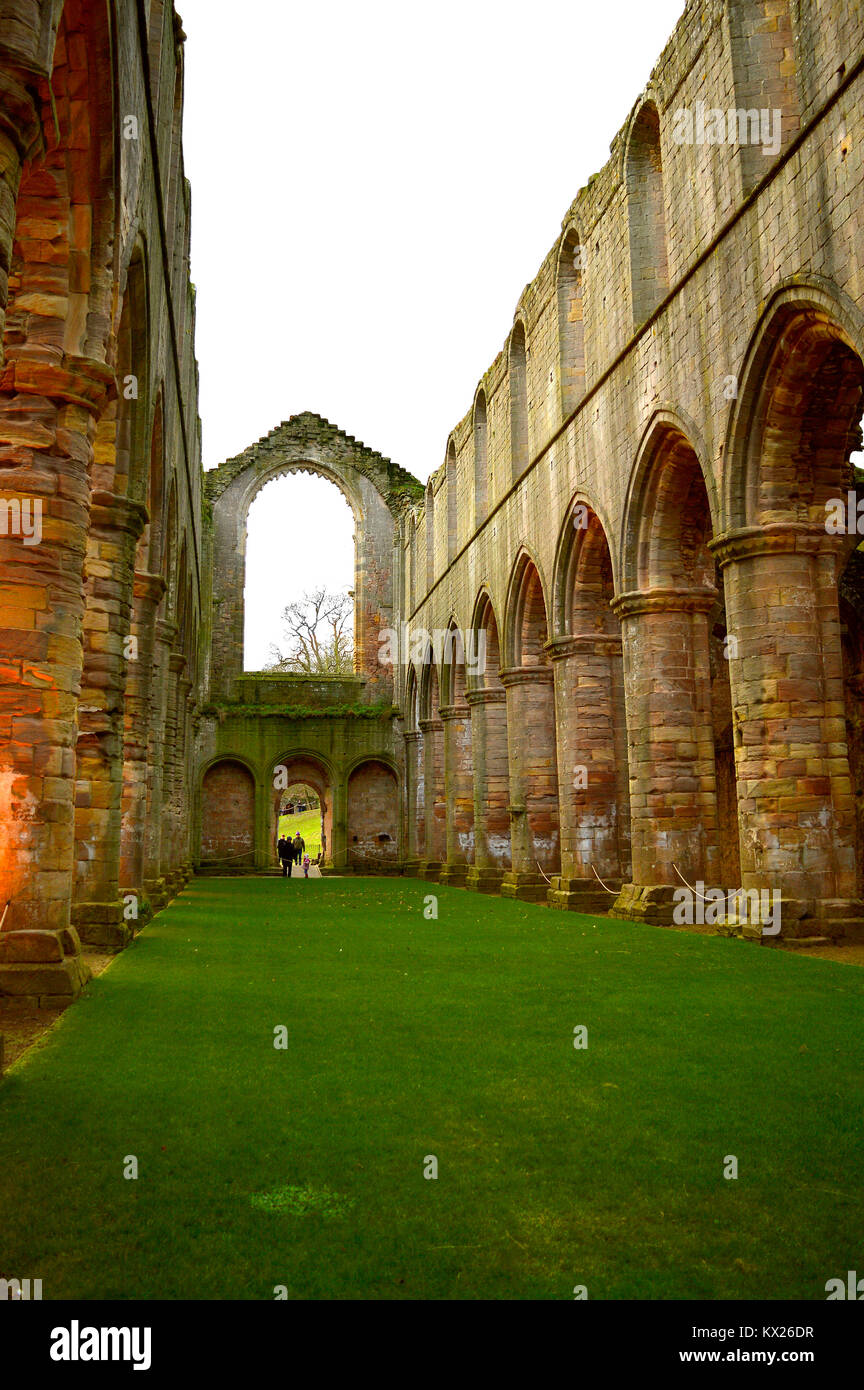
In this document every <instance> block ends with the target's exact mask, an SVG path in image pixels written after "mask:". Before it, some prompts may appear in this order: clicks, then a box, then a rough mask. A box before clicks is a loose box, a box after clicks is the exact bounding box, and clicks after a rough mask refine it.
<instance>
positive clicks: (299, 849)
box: [294, 830, 306, 864]
mask: <svg viewBox="0 0 864 1390" xmlns="http://www.w3.org/2000/svg"><path fill="white" fill-rule="evenodd" d="M305 851H306V841H305V840H304V839H303V836H302V835H301V834H300V831H299V830H298V831H297V834H296V835H295V836H294V858H295V859H296V861H297V863H298V864H301V863H302V862H303V855H304V853H305Z"/></svg>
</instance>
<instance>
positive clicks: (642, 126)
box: [625, 100, 669, 328]
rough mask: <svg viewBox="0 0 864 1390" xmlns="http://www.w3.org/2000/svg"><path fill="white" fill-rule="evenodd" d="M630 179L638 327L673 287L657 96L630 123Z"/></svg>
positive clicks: (632, 278) (632, 268)
mask: <svg viewBox="0 0 864 1390" xmlns="http://www.w3.org/2000/svg"><path fill="white" fill-rule="evenodd" d="M625 183H626V188H627V213H628V222H629V230H630V284H631V302H632V305H633V326H634V328H638V327H639V326H640V324H642V323H644V322H645V320H646V319H647V318H649V317H650V315H651V314H652V313H653V312H654V310H655V309H656V308H657V305H658V304H659V303H660V301H661V299H662V298H663V296H664V295H665V294H666V292H667V290H668V288H669V265H668V256H667V249H666V208H665V191H664V186H663V156H662V151H661V141H660V116H659V113H658V111H657V107H656V105H655V103H654V102H653V101H652V100H647V101H644V102H643V103H642V105H641V106H640V107H639V109H638V110H637V112H636V113H635V116H634V118H633V120H632V121H631V124H630V132H629V136H628V139H627V146H626V155H625Z"/></svg>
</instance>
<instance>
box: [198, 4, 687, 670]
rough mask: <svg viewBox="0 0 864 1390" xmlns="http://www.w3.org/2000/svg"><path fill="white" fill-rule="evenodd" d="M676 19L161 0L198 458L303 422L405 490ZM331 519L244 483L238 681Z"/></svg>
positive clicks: (322, 549) (434, 447) (295, 593)
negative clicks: (384, 463) (369, 457)
mask: <svg viewBox="0 0 864 1390" xmlns="http://www.w3.org/2000/svg"><path fill="white" fill-rule="evenodd" d="M683 8H684V3H683V0H608V3H606V4H597V3H596V0H567V2H566V3H565V0H519V3H513V0H436V4H435V5H434V6H426V5H421V4H419V3H416V0H414V3H412V0H306V3H303V4H300V3H299V2H298V0H243V3H242V4H238V3H237V0H178V9H179V10H180V13H181V15H182V18H183V26H184V29H185V31H186V34H187V36H188V42H187V44H186V112H185V161H186V174H187V177H188V178H189V179H191V182H192V209H193V216H192V279H193V280H194V282H195V284H196V286H197V289H198V335H197V352H198V359H199V362H200V366H201V415H202V420H203V429H204V466H205V467H206V468H212V467H215V466H216V464H218V463H220V462H221V461H222V459H224V458H229V457H231V456H232V455H233V454H237V453H240V452H241V450H243V449H245V448H246V447H247V445H249V444H250V443H252V442H254V441H255V440H257V439H258V438H259V437H260V436H261V435H264V434H267V433H268V432H269V431H270V430H271V429H273V428H274V426H276V425H278V424H279V422H280V421H281V420H286V419H287V418H288V417H289V416H290V415H294V414H297V413H298V412H300V411H303V410H312V411H316V412H317V413H318V414H320V415H324V416H326V417H327V419H329V420H331V421H332V422H333V423H334V424H336V425H339V426H340V427H341V428H342V429H344V430H345V431H346V432H347V433H348V434H353V435H354V436H356V438H357V439H361V440H363V441H364V443H366V444H368V445H369V446H370V447H372V448H374V449H378V450H380V451H381V453H383V454H385V455H388V456H389V457H390V458H392V459H395V460H396V462H397V463H400V464H401V465H402V466H403V467H404V468H408V469H410V471H411V472H412V473H414V474H416V476H417V477H418V478H420V479H422V480H424V481H425V479H426V478H427V477H428V475H429V474H430V473H431V472H432V471H433V469H435V468H437V467H438V466H439V464H440V463H441V462H443V458H444V449H445V445H446V442H447V436H448V434H449V432H450V430H451V429H452V427H453V425H455V424H456V422H457V421H458V420H460V419H461V418H462V416H463V415H464V414H465V412H466V411H467V410H468V409H469V408H470V406H471V403H472V400H473V398H474V391H475V388H476V385H477V382H478V381H479V379H480V377H481V376H482V374H483V372H484V371H485V370H486V368H487V367H488V366H489V364H490V363H491V362H492V360H493V359H494V358H495V356H496V354H497V353H498V351H499V350H500V348H501V347H502V345H503V343H504V340H505V338H506V336H507V334H508V332H509V330H510V326H511V324H512V321H513V312H514V309H515V307H516V302H517V300H518V298H519V295H520V293H521V291H522V288H523V286H524V285H525V284H526V283H527V282H528V281H529V280H531V279H533V277H534V275H535V274H536V272H537V270H538V269H539V266H540V264H541V262H542V260H543V258H544V256H545V255H546V253H547V251H548V250H549V248H550V247H551V246H552V244H553V243H554V241H555V239H556V237H557V235H558V233H559V231H560V228H561V221H562V219H563V217H564V214H565V212H566V211H567V208H568V207H569V206H570V203H571V202H572V201H573V199H574V197H575V196H576V194H577V192H578V190H579V188H580V187H581V186H582V185H583V184H584V183H586V182H587V180H588V178H589V177H590V175H591V174H592V173H594V172H596V171H597V170H598V169H600V168H601V167H602V166H603V165H604V164H605V162H606V159H607V158H608V154H609V144H610V142H611V140H612V138H613V136H614V135H615V133H616V131H617V130H618V129H619V128H620V126H622V125H623V123H624V121H625V120H626V118H627V115H628V114H629V112H630V110H631V108H632V106H633V105H634V103H635V101H636V98H637V96H638V95H639V92H640V91H641V89H642V87H643V86H644V85H645V83H646V81H647V79H648V76H649V74H650V72H651V69H652V67H653V66H654V63H655V62H656V60H657V59H658V58H659V56H660V53H661V52H662V49H663V47H664V45H665V43H666V40H667V39H668V37H669V35H670V34H671V32H672V30H673V28H674V26H675V22H676V20H677V19H678V18H679V16H680V14H681V13H682V11H683ZM261 499H266V501H265V500H261ZM352 533H353V527H352V525H351V517H350V512H348V511H347V508H346V504H345V502H344V500H343V499H342V497H341V495H340V494H339V493H338V491H337V489H336V488H335V487H333V486H332V484H328V483H324V482H322V481H321V480H319V479H315V478H310V477H308V476H307V475H301V476H298V477H295V478H292V479H286V480H284V481H282V482H279V483H276V484H273V485H271V487H269V488H267V489H266V490H265V492H264V493H262V494H261V496H260V498H259V503H258V505H257V506H256V507H255V508H254V510H253V511H252V512H250V527H249V548H248V552H247V553H248V557H249V563H248V571H247V652H246V666H247V668H248V669H257V668H260V666H261V665H263V664H264V662H265V661H266V660H267V657H268V651H269V645H270V643H271V642H272V641H273V640H276V639H278V638H279V637H280V635H281V625H280V623H279V613H280V611H281V609H282V608H283V607H284V606H285V604H286V603H288V602H290V601H291V599H293V598H295V597H299V596H300V594H301V593H302V591H303V590H304V589H309V588H312V587H314V585H315V584H316V583H326V584H327V585H328V587H330V588H347V587H351V585H352V580H353V554H352V551H351V545H350V537H351V535H352Z"/></svg>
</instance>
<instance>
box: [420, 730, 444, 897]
mask: <svg viewBox="0 0 864 1390" xmlns="http://www.w3.org/2000/svg"><path fill="white" fill-rule="evenodd" d="M418 722H419V728H420V732H421V733H422V735H423V760H424V769H423V785H424V788H425V797H424V801H425V826H426V828H425V847H424V855H425V857H424V859H423V862H422V864H421V865H420V872H419V877H420V878H428V879H430V880H432V881H434V880H435V879H437V878H438V876H439V874H440V872H441V865H442V863H443V862H444V856H445V853H446V848H445V825H444V821H445V816H446V803H445V800H444V725H443V723H442V721H441V720H440V719H421V720H419V721H418Z"/></svg>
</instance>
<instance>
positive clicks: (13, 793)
mask: <svg viewBox="0 0 864 1390" xmlns="http://www.w3.org/2000/svg"><path fill="white" fill-rule="evenodd" d="M112 389H113V375H112V373H111V372H110V370H109V369H108V368H106V367H105V366H104V365H103V364H102V363H99V362H91V361H89V360H84V359H82V358H73V357H69V356H66V357H65V358H64V359H63V361H62V363H60V364H58V363H48V362H35V361H28V360H20V359H19V360H13V361H9V362H7V364H6V366H5V368H3V370H2V372H0V497H2V498H3V499H4V500H5V501H6V502H7V504H9V509H8V513H7V514H8V515H9V516H10V517H12V518H13V521H12V524H11V525H10V526H9V527H7V532H8V533H7V534H5V535H3V536H0V824H2V827H3V842H2V848H0V913H2V912H4V911H5V910H6V905H7V904H8V912H7V913H6V918H5V922H4V928H5V930H6V932H9V931H15V930H24V931H28V932H29V933H31V934H32V933H33V932H37V933H38V932H43V931H48V932H52V933H55V934H56V939H54V938H52V939H44V938H36V937H34V938H33V941H32V942H31V943H30V947H28V945H27V942H25V941H24V940H23V939H22V940H21V941H20V942H18V943H17V944H12V945H10V944H9V943H6V944H5V945H4V953H5V954H6V957H7V964H6V965H4V966H2V968H0V990H2V991H3V992H4V993H6V994H10V995H15V996H16V997H19V998H22V997H23V998H30V999H36V1000H43V999H45V998H49V997H51V998H53V999H54V1000H55V1002H56V1001H57V1000H58V999H59V1000H61V1001H62V1000H68V999H69V998H72V997H74V996H75V995H76V994H77V993H78V991H79V990H80V987H81V983H82V979H83V978H84V969H83V967H82V965H81V963H80V958H79V956H78V954H77V934H76V933H75V932H74V931H73V930H71V928H70V907H71V900H72V886H73V871H74V806H73V796H74V785H75V747H76V742H77V735H78V694H79V690H80V685H81V673H82V666H83V648H82V641H81V622H82V618H83V615H84V574H83V570H84V555H85V550H86V543H87V532H88V528H89V510H90V484H89V469H90V465H91V462H92V457H93V440H94V434H95V426H96V421H97V419H98V417H99V415H100V413H101V411H102V409H103V408H104V405H105V402H106V400H107V398H108V396H109V394H110V392H111V390H112ZM16 514H17V515H18V516H19V517H20V519H21V524H20V526H18V527H17V528H16V525H15V521H14V517H15V515H16ZM25 518H26V522H27V524H26V526H25V524H24V520H25ZM16 529H17V531H18V534H15V531H16ZM25 541H26V542H27V544H25ZM58 943H59V944H58ZM25 950H29V955H27V956H26V958H25V959H24V960H18V959H17V957H16V958H15V959H12V960H9V959H8V953H9V952H10V951H13V952H17V953H19V954H20V953H21V952H24V951H25ZM40 951H41V954H40ZM58 953H59V957H60V958H59V959H58V958H57V957H58Z"/></svg>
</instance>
